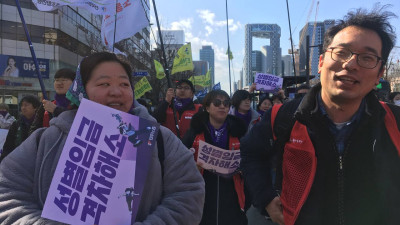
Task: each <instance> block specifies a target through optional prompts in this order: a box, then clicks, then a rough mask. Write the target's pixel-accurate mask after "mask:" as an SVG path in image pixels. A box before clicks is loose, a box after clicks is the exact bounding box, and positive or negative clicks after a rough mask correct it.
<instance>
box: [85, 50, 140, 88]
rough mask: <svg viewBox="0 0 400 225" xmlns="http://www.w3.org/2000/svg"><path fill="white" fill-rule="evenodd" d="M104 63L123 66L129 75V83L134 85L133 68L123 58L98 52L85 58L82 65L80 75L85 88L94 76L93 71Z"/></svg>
mask: <svg viewBox="0 0 400 225" xmlns="http://www.w3.org/2000/svg"><path fill="white" fill-rule="evenodd" d="M103 62H117V63H119V64H121V66H122V67H123V68H124V70H125V71H126V73H127V74H128V78H129V82H130V83H131V85H132V87H133V83H132V68H131V66H130V65H129V64H128V63H127V62H125V61H124V60H122V59H121V57H119V56H117V55H115V54H114V53H110V52H97V53H94V54H92V55H90V56H88V57H86V58H84V59H83V60H82V62H81V64H80V73H81V77H82V84H83V86H86V84H87V82H88V81H89V80H90V77H91V76H92V72H93V70H94V69H95V68H96V67H97V66H98V65H99V64H100V63H103Z"/></svg>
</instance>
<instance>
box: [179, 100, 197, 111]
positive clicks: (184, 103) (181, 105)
mask: <svg viewBox="0 0 400 225" xmlns="http://www.w3.org/2000/svg"><path fill="white" fill-rule="evenodd" d="M192 101H193V99H192V98H175V109H176V110H178V111H181V110H182V109H184V108H186V106H187V105H189V104H190V103H191V102H192Z"/></svg>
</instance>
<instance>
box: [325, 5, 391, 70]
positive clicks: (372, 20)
mask: <svg viewBox="0 0 400 225" xmlns="http://www.w3.org/2000/svg"><path fill="white" fill-rule="evenodd" d="M389 6H390V5H384V6H382V7H381V6H380V5H379V4H376V5H375V6H374V8H373V9H372V10H371V11H370V12H368V11H367V10H365V9H361V8H359V9H357V10H355V11H352V12H348V13H347V15H346V16H345V17H344V19H343V20H338V21H336V24H335V25H334V26H332V27H331V28H329V29H328V30H327V31H326V33H325V37H324V47H323V52H325V51H326V50H327V48H328V46H329V45H330V44H331V43H332V40H333V38H334V37H335V36H336V34H337V33H339V32H340V31H341V30H343V29H344V28H346V27H349V26H356V27H361V28H365V29H369V30H372V31H375V32H376V33H377V34H378V35H379V37H380V38H381V41H382V52H381V54H382V56H381V57H382V60H383V62H382V66H381V68H380V70H382V69H383V66H384V65H385V63H386V62H387V59H388V57H389V54H390V51H391V50H392V49H393V47H394V44H395V43H396V35H395V32H394V28H393V26H392V25H391V24H390V23H389V19H391V18H396V17H397V16H396V15H395V14H394V13H392V12H389V11H386V8H388V7H389Z"/></svg>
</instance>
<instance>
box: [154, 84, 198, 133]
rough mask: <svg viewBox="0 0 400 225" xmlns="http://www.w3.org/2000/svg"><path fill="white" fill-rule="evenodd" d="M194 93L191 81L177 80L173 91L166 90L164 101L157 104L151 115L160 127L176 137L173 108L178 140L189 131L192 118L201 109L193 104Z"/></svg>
mask: <svg viewBox="0 0 400 225" xmlns="http://www.w3.org/2000/svg"><path fill="white" fill-rule="evenodd" d="M194 91H195V89H194V86H193V84H192V82H191V81H189V80H186V79H182V80H179V81H178V82H177V83H176V88H175V90H174V89H173V88H169V89H168V90H167V93H166V96H165V100H164V101H162V102H160V103H159V106H158V107H157V109H156V110H155V111H154V114H153V116H154V117H155V118H156V119H157V121H158V122H159V123H161V125H163V126H165V127H167V128H169V129H170V130H171V131H172V132H174V134H175V135H176V134H177V128H176V124H175V119H174V113H173V109H172V107H173V106H174V107H175V110H176V120H177V123H178V127H179V137H180V138H182V137H183V135H185V133H186V131H187V130H188V129H189V127H190V121H191V120H192V116H193V115H194V114H196V113H197V112H198V111H199V109H200V108H201V105H200V104H194V103H193V96H194ZM172 104H173V105H172Z"/></svg>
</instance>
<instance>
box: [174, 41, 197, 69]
mask: <svg viewBox="0 0 400 225" xmlns="http://www.w3.org/2000/svg"><path fill="white" fill-rule="evenodd" d="M193 68H194V66H193V60H192V48H191V47H190V43H188V44H186V45H184V46H182V47H181V48H180V49H179V50H178V53H177V54H176V56H175V59H174V64H173V66H172V72H171V74H175V73H178V72H182V71H187V70H193Z"/></svg>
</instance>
